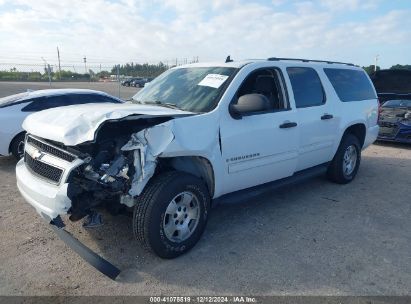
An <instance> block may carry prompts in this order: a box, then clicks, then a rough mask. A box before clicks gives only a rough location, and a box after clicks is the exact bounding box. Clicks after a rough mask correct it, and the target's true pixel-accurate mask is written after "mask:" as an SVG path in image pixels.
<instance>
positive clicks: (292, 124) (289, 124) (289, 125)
mask: <svg viewBox="0 0 411 304" xmlns="http://www.w3.org/2000/svg"><path fill="white" fill-rule="evenodd" d="M296 126H297V123H296V122H284V123H282V124H281V125H280V128H281V129H286V128H294V127H296Z"/></svg>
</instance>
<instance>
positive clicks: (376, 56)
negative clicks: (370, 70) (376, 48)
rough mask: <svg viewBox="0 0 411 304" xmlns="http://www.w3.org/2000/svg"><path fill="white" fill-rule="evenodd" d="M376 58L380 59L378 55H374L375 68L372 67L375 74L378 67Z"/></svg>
mask: <svg viewBox="0 0 411 304" xmlns="http://www.w3.org/2000/svg"><path fill="white" fill-rule="evenodd" d="M378 57H380V55H378V54H377V55H375V66H374V72H377V66H378Z"/></svg>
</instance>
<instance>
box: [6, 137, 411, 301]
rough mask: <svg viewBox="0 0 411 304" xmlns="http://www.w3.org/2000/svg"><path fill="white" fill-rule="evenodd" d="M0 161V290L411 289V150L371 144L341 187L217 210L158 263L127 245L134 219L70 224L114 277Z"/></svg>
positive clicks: (324, 185) (313, 187)
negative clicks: (184, 248) (33, 202)
mask: <svg viewBox="0 0 411 304" xmlns="http://www.w3.org/2000/svg"><path fill="white" fill-rule="evenodd" d="M14 166H15V161H14V160H13V159H12V158H10V157H7V158H0V204H1V205H0V206H1V208H0V244H1V246H0V265H1V266H0V294H1V295H160V294H162V295H196V294H202V295H215V294H223V295H230V294H246V295H250V294H251V295H410V294H411V220H410V219H411V209H410V203H411V200H410V197H411V170H410V168H411V147H410V146H404V145H394V144H377V145H373V146H371V147H370V148H368V149H367V150H366V151H365V152H364V153H363V158H362V164H361V168H360V171H359V173H358V176H357V178H356V179H355V180H354V181H353V182H352V183H351V184H348V185H336V184H332V183H329V182H328V181H326V180H325V178H324V177H318V178H315V179H312V180H309V181H306V182H305V183H302V184H298V185H295V186H292V187H291V186H290V187H287V188H283V189H280V190H278V191H276V192H273V193H267V194H265V195H264V196H259V197H256V198H255V199H253V200H252V201H249V202H247V203H241V204H236V205H230V204H225V205H220V206H218V207H216V208H215V209H213V210H212V212H211V215H210V220H209V223H208V226H207V228H206V231H205V233H204V235H203V238H202V239H201V240H200V242H199V243H198V244H197V246H196V247H195V248H194V249H193V250H191V251H190V252H189V253H187V254H186V255H184V256H181V257H179V258H177V259H174V260H162V259H160V258H158V257H155V256H153V255H151V254H149V253H147V252H145V251H144V250H143V249H142V248H140V247H139V246H138V244H136V243H135V242H134V240H133V237H132V230H131V219H130V218H128V217H126V216H118V217H111V216H108V215H105V217H104V220H105V223H106V224H105V225H104V226H103V227H102V228H99V229H96V230H84V229H82V228H81V223H75V224H69V225H68V230H69V231H71V232H72V233H73V234H74V235H75V236H76V237H77V238H79V239H80V240H81V241H82V242H84V243H85V244H86V245H87V246H89V247H90V248H92V249H93V250H95V251H96V252H98V253H99V254H101V255H102V256H104V257H105V258H107V259H108V260H110V261H111V262H113V263H114V264H115V265H117V266H119V267H120V268H121V269H122V270H123V272H122V274H121V276H120V278H119V279H118V280H117V281H111V280H110V279H107V278H106V277H105V276H103V275H102V274H100V273H99V272H97V271H95V270H94V269H93V268H92V267H91V266H89V265H88V264H87V263H86V262H84V261H83V260H82V259H81V258H79V257H78V256H77V255H76V254H75V253H74V252H73V251H71V250H70V249H69V248H68V247H66V245H65V244H64V243H63V242H62V241H61V240H60V239H59V238H58V237H57V236H56V235H55V234H54V232H52V231H51V230H50V228H49V227H47V224H45V223H44V222H43V221H42V220H41V219H40V218H39V216H37V214H36V213H35V212H34V210H33V209H32V208H31V207H30V206H29V205H28V204H27V203H25V202H24V201H23V199H22V198H21V196H20V195H19V193H18V191H17V189H16V180H15V174H14Z"/></svg>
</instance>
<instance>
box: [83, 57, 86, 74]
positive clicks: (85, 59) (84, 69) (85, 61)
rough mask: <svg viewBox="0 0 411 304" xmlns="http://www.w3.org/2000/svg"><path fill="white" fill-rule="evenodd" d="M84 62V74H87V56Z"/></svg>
mask: <svg viewBox="0 0 411 304" xmlns="http://www.w3.org/2000/svg"><path fill="white" fill-rule="evenodd" d="M83 61H84V74H87V58H86V55H84V58H83Z"/></svg>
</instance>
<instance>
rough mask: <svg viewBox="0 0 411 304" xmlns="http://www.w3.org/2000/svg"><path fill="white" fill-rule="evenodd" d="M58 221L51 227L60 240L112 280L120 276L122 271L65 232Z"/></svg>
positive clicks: (51, 223)
mask: <svg viewBox="0 0 411 304" xmlns="http://www.w3.org/2000/svg"><path fill="white" fill-rule="evenodd" d="M57 222H59V221H58V220H57V221H56V219H54V220H52V221H50V226H51V228H52V229H53V230H54V232H55V233H56V234H57V235H58V236H59V237H60V239H61V240H62V241H63V242H64V243H66V245H67V246H69V247H70V248H71V249H72V250H73V251H75V252H76V253H77V254H78V255H79V256H80V257H82V258H83V259H84V260H85V261H87V262H88V263H89V264H90V265H91V266H93V267H94V268H96V269H97V270H98V271H100V272H101V273H102V274H104V275H106V276H108V277H109V278H110V279H112V280H115V279H116V278H117V276H118V275H119V274H120V272H121V271H120V269H118V268H117V267H116V266H114V265H113V264H111V263H110V262H109V261H107V260H105V259H103V258H102V257H101V256H99V255H98V254H97V253H95V252H94V251H92V250H91V249H90V248H88V247H87V246H85V245H84V244H83V243H81V242H80V241H79V240H77V239H76V238H75V237H74V236H73V235H72V234H71V233H70V232H68V231H66V230H64V228H63V227H61V226H60V225H59V224H57Z"/></svg>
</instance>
